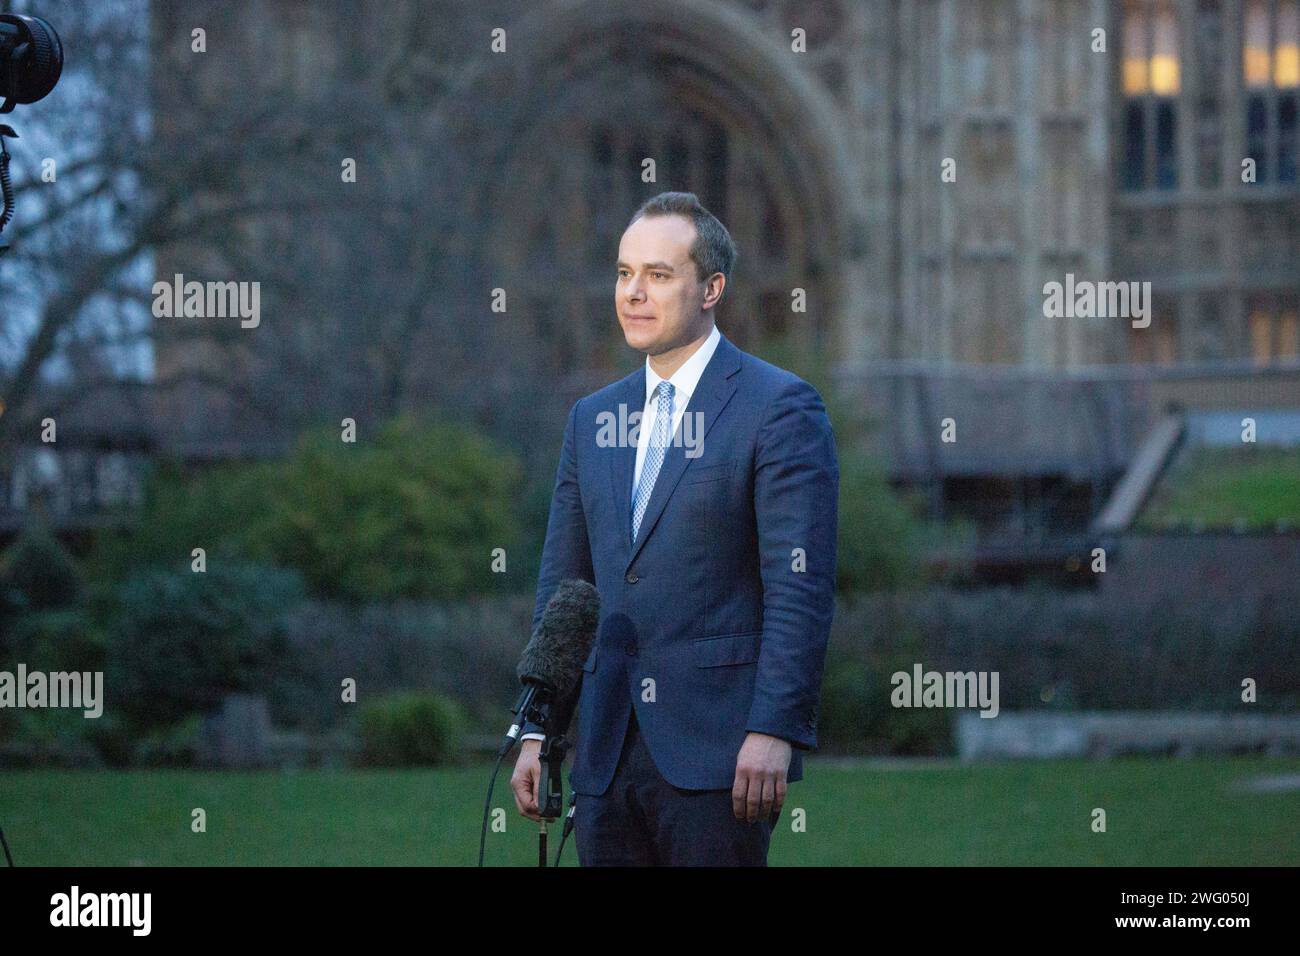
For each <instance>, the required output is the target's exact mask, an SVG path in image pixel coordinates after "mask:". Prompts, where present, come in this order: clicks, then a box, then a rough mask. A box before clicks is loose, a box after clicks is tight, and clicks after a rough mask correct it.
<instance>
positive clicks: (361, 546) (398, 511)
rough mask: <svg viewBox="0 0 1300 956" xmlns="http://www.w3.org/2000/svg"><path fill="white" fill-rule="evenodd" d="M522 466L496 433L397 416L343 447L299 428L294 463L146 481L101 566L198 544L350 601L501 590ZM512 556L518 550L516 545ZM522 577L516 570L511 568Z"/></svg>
mask: <svg viewBox="0 0 1300 956" xmlns="http://www.w3.org/2000/svg"><path fill="white" fill-rule="evenodd" d="M520 471H521V469H520V466H519V462H518V460H517V459H516V458H515V457H514V456H513V455H511V454H509V453H507V452H504V451H501V450H499V449H497V448H496V447H495V446H494V445H492V444H491V443H490V442H488V441H487V440H486V439H483V438H481V437H479V436H478V435H476V434H474V433H472V432H470V431H468V430H466V429H464V428H461V427H459V426H452V425H446V424H432V425H429V424H421V423H417V422H416V421H414V420H412V419H408V418H401V419H395V420H394V421H392V422H390V423H388V424H387V425H386V426H384V427H383V428H382V429H380V430H379V431H378V432H377V433H376V434H375V435H374V436H373V438H371V439H369V440H362V441H358V442H357V443H356V444H351V443H344V442H342V441H340V439H339V432H338V430H337V429H333V428H329V429H324V430H316V431H313V432H309V433H307V434H305V435H303V436H302V438H301V439H300V441H299V443H298V445H297V447H296V449H295V450H294V452H293V453H292V454H291V455H290V456H289V457H288V458H286V459H284V460H282V461H275V462H263V463H259V464H252V465H249V464H243V465H229V466H223V467H220V468H217V469H214V470H212V471H209V472H206V473H204V474H202V475H199V476H188V477H187V476H186V475H185V474H184V473H183V472H182V471H180V470H179V469H178V468H177V467H176V466H175V465H170V466H165V467H163V468H161V469H159V471H158V473H157V474H156V475H155V476H154V479H153V480H151V482H150V487H149V490H148V492H147V494H146V500H145V505H144V508H143V512H142V514H141V516H140V520H139V522H138V523H137V524H136V526H135V527H134V528H133V529H132V531H131V532H130V533H129V534H128V535H125V536H118V537H113V536H107V535H106V536H105V537H104V538H103V540H102V543H101V546H100V547H99V548H97V551H96V562H97V564H98V566H99V567H100V568H101V569H103V571H104V572H105V573H111V569H112V568H113V567H115V566H124V565H125V566H135V567H138V566H139V565H140V564H141V563H143V564H146V565H150V566H159V565H161V566H171V567H175V566H176V565H177V563H178V562H183V561H188V560H189V558H190V552H191V549H193V548H195V547H204V548H206V549H207V552H208V557H209V561H211V559H212V557H213V555H218V556H224V557H227V558H229V557H240V558H243V559H245V560H249V561H256V562H262V563H267V564H278V565H281V566H283V567H291V568H296V569H297V570H298V571H300V572H301V573H302V575H303V577H304V579H305V580H306V582H307V584H308V585H309V586H310V588H311V591H312V592H313V594H315V595H316V596H318V597H324V598H336V599H342V600H347V601H354V602H366V601H387V600H393V599H398V598H440V599H442V598H457V597H463V596H466V595H469V594H475V593H487V592H492V591H497V590H500V589H501V588H502V587H503V586H505V585H506V584H507V581H506V578H507V576H506V575H498V574H493V573H491V569H490V561H491V555H492V550H493V549H494V548H498V547H500V548H505V549H506V551H507V555H508V556H509V555H510V554H511V551H512V550H513V549H514V546H515V545H516V543H517V542H518V516H517V513H516V512H517V497H518V487H519V483H520ZM515 554H516V556H517V554H518V552H517V551H516V552H515ZM509 577H510V580H511V581H514V580H518V579H519V576H518V575H510V576H509Z"/></svg>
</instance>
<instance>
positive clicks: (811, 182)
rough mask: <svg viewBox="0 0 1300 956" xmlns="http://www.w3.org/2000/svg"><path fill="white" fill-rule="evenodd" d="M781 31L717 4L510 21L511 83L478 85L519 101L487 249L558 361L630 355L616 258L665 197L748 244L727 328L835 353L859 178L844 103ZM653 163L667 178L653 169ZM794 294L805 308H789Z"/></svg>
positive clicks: (558, 11)
mask: <svg viewBox="0 0 1300 956" xmlns="http://www.w3.org/2000/svg"><path fill="white" fill-rule="evenodd" d="M779 39H780V38H779V37H773V36H771V35H770V34H768V33H765V32H763V31H762V30H760V28H759V27H758V26H757V24H756V22H755V21H753V20H752V19H751V18H749V17H748V16H746V15H745V14H744V12H743V11H739V10H736V9H734V8H732V7H730V6H723V5H721V4H719V3H717V2H716V0H692V2H681V0H678V2H672V3H670V2H666V0H648V2H647V0H641V2H637V3H627V4H624V3H618V2H610V0H555V2H552V3H549V4H546V5H544V6H542V7H541V8H540V9H538V10H536V11H535V12H533V13H530V14H529V15H528V16H526V17H524V18H522V19H521V20H520V21H518V22H516V23H515V24H513V25H512V26H510V27H508V43H509V45H510V46H509V50H510V51H511V53H510V56H509V61H510V73H509V76H508V77H505V76H502V75H500V74H499V73H498V74H496V75H492V76H488V75H487V74H486V73H485V74H483V75H481V76H480V77H479V78H478V79H479V86H480V88H481V89H486V90H488V92H487V93H486V94H485V95H486V96H487V97H488V98H489V102H492V103H493V104H494V105H496V104H502V105H504V106H505V108H504V109H502V110H501V112H500V114H499V115H496V116H495V117H494V120H495V123H496V124H497V127H498V128H497V133H498V139H497V141H496V143H495V144H494V146H493V149H492V151H491V152H490V153H489V158H488V159H487V162H488V163H490V166H489V167H488V168H491V169H492V170H494V173H493V175H492V177H491V179H490V181H488V182H486V183H485V184H484V188H483V189H482V191H481V195H480V197H479V204H478V208H479V209H480V210H481V212H480V214H479V215H481V216H482V217H483V219H482V220H480V222H481V223H487V224H489V228H488V230H487V240H486V249H485V252H486V253H487V254H486V255H485V256H484V259H485V261H487V262H490V263H492V265H493V268H494V269H496V270H499V271H500V276H501V281H502V282H505V283H508V287H509V288H511V289H512V290H514V294H515V299H514V301H513V303H512V306H511V311H512V313H515V315H516V316H517V317H518V316H520V315H522V316H523V319H522V322H523V324H524V328H525V329H526V330H527V331H528V332H529V334H531V335H532V336H533V337H534V338H535V339H536V340H537V341H538V342H539V343H540V345H541V355H542V364H543V367H544V368H546V369H547V370H549V371H552V372H558V373H577V372H580V371H582V370H583V369H589V370H592V371H593V372H598V371H604V370H607V369H609V368H610V367H612V366H614V365H617V364H618V362H619V358H618V353H619V352H620V351H621V350H622V345H621V342H622V340H621V335H619V334H618V327H617V323H616V321H615V318H614V314H613V302H612V298H613V283H614V269H613V258H614V250H615V249H616V247H617V242H618V236H619V234H621V232H622V229H623V227H624V225H625V224H626V221H627V218H628V217H629V216H630V214H631V213H632V211H633V210H634V209H635V207H636V206H637V205H638V204H639V203H640V202H641V201H642V199H644V198H646V197H648V196H650V195H653V194H654V193H657V192H661V191H663V190H666V189H689V190H691V191H693V192H696V193H698V194H699V195H700V197H701V199H702V201H703V202H704V203H705V205H707V206H709V207H710V208H711V209H713V211H714V212H715V213H717V214H718V216H719V218H721V219H722V220H723V222H725V223H726V224H727V226H728V228H729V229H730V230H731V231H732V234H733V236H734V237H735V238H736V240H737V243H738V245H739V247H740V250H741V257H740V262H739V265H738V268H737V273H736V275H735V276H733V282H732V285H731V287H730V288H729V289H728V295H727V297H724V301H723V304H722V306H721V307H720V313H719V324H720V326H721V327H722V328H723V330H724V331H725V332H726V333H727V334H728V335H729V336H731V337H732V338H733V339H735V340H736V341H737V342H738V343H739V344H741V345H742V347H744V346H745V345H752V344H754V343H756V342H757V341H759V340H760V339H762V338H764V337H765V336H770V335H780V334H782V333H786V334H791V335H793V336H795V337H797V338H799V339H800V340H801V341H803V342H804V343H807V344H811V345H812V346H813V348H815V349H816V350H818V351H821V352H828V353H831V354H834V353H836V352H837V351H838V346H839V339H840V332H841V329H842V327H843V323H844V321H845V314H844V310H845V308H846V301H847V297H846V295H845V292H846V290H845V289H844V288H843V285H844V282H845V280H844V278H843V275H844V273H843V271H842V270H841V269H840V268H839V263H840V262H841V261H842V260H843V259H845V258H847V257H852V256H855V255H861V254H862V251H863V250H862V249H861V247H860V246H861V243H860V241H858V240H857V239H856V236H857V235H858V234H859V230H858V229H857V228H856V227H855V224H854V223H853V221H852V208H853V204H852V203H851V202H850V201H849V200H850V198H851V197H852V189H853V187H852V181H853V180H852V177H851V172H850V169H849V164H848V163H847V159H846V153H845V148H844V145H843V142H842V139H841V136H840V134H839V132H838V129H837V128H836V124H835V118H834V117H835V113H834V109H833V108H832V107H831V105H830V103H829V101H828V100H827V98H826V97H825V95H824V94H823V93H822V91H821V90H820V89H819V88H818V87H817V86H816V85H815V84H814V83H813V82H812V81H811V80H810V79H809V78H808V77H807V76H806V75H805V74H804V73H803V72H801V71H800V69H799V68H798V67H797V66H796V64H795V63H794V61H793V58H792V56H791V54H790V53H789V51H788V49H787V48H784V47H782V46H781V45H780V43H779V42H778V40H779ZM493 66H495V64H492V63H490V62H489V63H487V64H485V65H482V66H481V68H482V69H484V70H490V69H491V68H492V67H493ZM646 156H649V157H652V158H654V159H655V160H656V165H657V170H656V172H657V181H656V182H654V183H646V184H643V183H641V182H640V179H639V175H638V174H639V172H640V168H641V167H640V161H641V159H642V158H643V157H646ZM796 286H799V287H802V288H804V289H806V290H807V294H808V312H807V313H803V314H796V313H792V312H791V310H790V290H791V289H792V288H794V287H796ZM624 358H625V357H624ZM607 377H608V376H606V379H607ZM597 378H599V376H597Z"/></svg>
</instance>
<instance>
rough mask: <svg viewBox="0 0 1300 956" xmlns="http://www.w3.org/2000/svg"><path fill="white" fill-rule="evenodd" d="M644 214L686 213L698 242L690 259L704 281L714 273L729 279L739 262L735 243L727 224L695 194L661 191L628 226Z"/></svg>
mask: <svg viewBox="0 0 1300 956" xmlns="http://www.w3.org/2000/svg"><path fill="white" fill-rule="evenodd" d="M642 216H685V217H686V218H687V219H689V220H690V221H691V222H693V223H694V224H695V241H694V242H692V243H691V261H692V262H694V263H695V272H696V274H697V275H698V276H699V279H700V281H701V282H703V281H705V280H706V279H708V278H709V276H711V275H713V274H714V273H715V272H721V273H722V274H723V276H725V277H726V278H727V279H728V280H730V279H731V270H732V268H733V267H734V266H735V264H736V256H737V255H738V252H737V251H736V244H735V242H733V241H732V239H731V233H729V232H727V227H726V226H724V225H723V224H722V223H721V222H719V221H718V218H717V217H716V216H714V215H713V213H711V212H709V211H708V210H707V209H705V208H704V207H703V206H702V205H701V204H700V200H699V197H698V196H696V195H695V193H660V194H659V195H658V196H654V197H652V198H650V199H647V200H646V201H645V202H644V203H642V204H641V208H640V209H638V210H637V211H636V212H635V213H633V215H632V218H631V219H630V220H629V221H628V225H629V226H630V225H632V223H634V222H636V221H637V220H638V219H640V218H641V217H642Z"/></svg>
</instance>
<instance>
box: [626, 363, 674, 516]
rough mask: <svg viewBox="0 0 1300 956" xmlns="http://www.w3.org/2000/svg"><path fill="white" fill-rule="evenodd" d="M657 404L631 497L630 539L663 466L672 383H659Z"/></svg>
mask: <svg viewBox="0 0 1300 956" xmlns="http://www.w3.org/2000/svg"><path fill="white" fill-rule="evenodd" d="M658 392H659V406H658V409H657V410H656V411H655V430H654V434H653V435H651V436H650V444H649V445H648V446H647V447H646V450H645V461H644V462H642V464H641V482H640V484H638V485H637V486H636V497H634V498H633V499H632V540H633V541H636V533H637V531H639V530H640V529H641V519H642V518H644V517H645V509H646V505H648V504H649V503H650V493H651V492H652V491H654V487H655V478H657V477H658V476H659V469H660V468H661V467H662V466H663V463H664V455H665V454H666V453H667V449H668V440H669V437H670V435H671V429H672V423H673V383H672V382H660V383H659V389H658Z"/></svg>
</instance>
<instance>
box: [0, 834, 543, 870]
mask: <svg viewBox="0 0 1300 956" xmlns="http://www.w3.org/2000/svg"><path fill="white" fill-rule="evenodd" d="M0 846H2V847H4V848H5V859H6V860H8V861H9V865H10V866H13V865H14V858H13V857H12V856H10V855H9V841H8V840H6V839H5V831H4V827H0ZM563 846H564V841H563V840H561V841H560V847H561V848H563Z"/></svg>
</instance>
